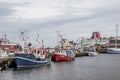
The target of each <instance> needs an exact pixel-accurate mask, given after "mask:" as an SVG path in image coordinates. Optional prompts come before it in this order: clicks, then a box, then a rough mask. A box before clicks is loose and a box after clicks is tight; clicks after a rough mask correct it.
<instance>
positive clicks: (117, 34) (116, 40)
mask: <svg viewBox="0 0 120 80" xmlns="http://www.w3.org/2000/svg"><path fill="white" fill-rule="evenodd" d="M118 27H119V26H118V25H116V44H115V48H117V40H118Z"/></svg>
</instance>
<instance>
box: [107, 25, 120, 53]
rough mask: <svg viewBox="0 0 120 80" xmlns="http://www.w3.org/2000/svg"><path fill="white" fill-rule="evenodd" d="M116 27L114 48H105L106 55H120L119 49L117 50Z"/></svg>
mask: <svg viewBox="0 0 120 80" xmlns="http://www.w3.org/2000/svg"><path fill="white" fill-rule="evenodd" d="M117 41H118V25H116V42H115V47H114V48H107V53H108V54H120V48H118V46H117V45H118V42H117Z"/></svg>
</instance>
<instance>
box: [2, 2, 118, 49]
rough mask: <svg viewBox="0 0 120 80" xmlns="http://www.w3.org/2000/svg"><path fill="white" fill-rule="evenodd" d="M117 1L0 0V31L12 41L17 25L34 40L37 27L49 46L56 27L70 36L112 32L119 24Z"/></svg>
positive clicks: (109, 34) (75, 37)
mask: <svg viewBox="0 0 120 80" xmlns="http://www.w3.org/2000/svg"><path fill="white" fill-rule="evenodd" d="M119 5H120V1H119V0H104V1H102V0H101V1H100V0H90V1H88V0H35V1H33V0H29V1H28V0H24V1H22V0H21V1H16V0H9V1H2V2H0V32H1V34H2V33H7V34H9V35H8V37H9V38H10V39H11V40H12V41H14V40H15V39H18V36H19V31H20V29H22V30H29V32H28V35H29V36H30V40H31V41H32V42H34V41H35V38H36V34H37V30H38V28H39V33H40V38H41V39H44V41H45V46H52V47H54V46H55V45H56V31H60V32H61V33H63V34H65V37H67V38H68V39H69V40H76V39H78V38H79V37H81V36H85V37H90V36H91V34H92V32H93V31H100V32H101V33H102V35H103V36H111V35H114V34H115V25H116V24H118V25H119V24H120V16H119V14H120V11H119V9H120V8H119ZM119 30H120V29H119ZM16 41H17V40H16ZM51 43H52V44H51Z"/></svg>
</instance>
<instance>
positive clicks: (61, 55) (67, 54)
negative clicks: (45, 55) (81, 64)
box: [52, 50, 75, 61]
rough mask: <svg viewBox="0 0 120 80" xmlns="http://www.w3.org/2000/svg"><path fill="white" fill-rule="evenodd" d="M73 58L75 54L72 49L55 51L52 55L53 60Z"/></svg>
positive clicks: (69, 59)
mask: <svg viewBox="0 0 120 80" xmlns="http://www.w3.org/2000/svg"><path fill="white" fill-rule="evenodd" d="M74 59H75V54H74V53H73V51H72V50H62V51H59V52H56V53H55V54H54V55H53V56H52V60H53V61H71V60H74Z"/></svg>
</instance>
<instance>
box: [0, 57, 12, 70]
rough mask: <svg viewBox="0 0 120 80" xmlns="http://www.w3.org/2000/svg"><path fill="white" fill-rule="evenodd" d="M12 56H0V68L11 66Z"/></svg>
mask: <svg viewBox="0 0 120 80" xmlns="http://www.w3.org/2000/svg"><path fill="white" fill-rule="evenodd" d="M13 59H14V57H0V70H1V71H2V70H5V69H7V68H10V67H13V64H12V63H13Z"/></svg>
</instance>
